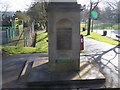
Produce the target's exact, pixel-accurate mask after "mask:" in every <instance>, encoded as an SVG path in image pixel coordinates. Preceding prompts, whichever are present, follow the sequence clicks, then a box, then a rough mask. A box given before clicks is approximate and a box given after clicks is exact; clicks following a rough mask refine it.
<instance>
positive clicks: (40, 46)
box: [2, 32, 48, 55]
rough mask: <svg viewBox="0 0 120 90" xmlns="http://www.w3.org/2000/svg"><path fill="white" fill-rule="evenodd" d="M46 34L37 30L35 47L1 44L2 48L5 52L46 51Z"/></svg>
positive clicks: (10, 53)
mask: <svg viewBox="0 0 120 90" xmlns="http://www.w3.org/2000/svg"><path fill="white" fill-rule="evenodd" d="M46 40H48V34H47V33H44V32H37V40H36V47H23V46H21V45H17V46H11V45H10V46H2V50H3V51H5V52H6V53H7V54H9V55H12V54H22V53H34V52H44V53H47V52H48V42H46Z"/></svg>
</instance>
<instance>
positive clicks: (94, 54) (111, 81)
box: [2, 37, 120, 88]
mask: <svg viewBox="0 0 120 90" xmlns="http://www.w3.org/2000/svg"><path fill="white" fill-rule="evenodd" d="M84 48H85V49H84V51H83V53H80V60H91V61H92V62H93V64H95V65H96V66H97V67H98V68H99V69H100V71H101V72H102V73H103V74H104V76H105V77H106V83H105V85H104V87H105V88H118V87H120V85H119V83H120V76H119V75H120V66H119V65H120V62H118V59H119V58H118V57H119V56H120V46H119V45H110V44H106V43H103V42H99V41H96V40H93V39H90V38H86V37H84ZM39 59H41V60H44V59H48V54H47V53H30V54H19V55H12V56H3V58H2V66H3V67H2V70H3V72H2V74H3V88H4V87H5V88H7V87H9V88H10V87H11V88H13V86H14V87H25V86H24V85H23V86H22V85H20V84H19V82H17V81H16V80H17V79H18V76H19V73H20V72H21V70H22V67H23V66H24V63H25V62H26V61H27V62H31V61H35V60H39ZM16 83H18V84H19V85H16ZM22 84H24V83H22Z"/></svg>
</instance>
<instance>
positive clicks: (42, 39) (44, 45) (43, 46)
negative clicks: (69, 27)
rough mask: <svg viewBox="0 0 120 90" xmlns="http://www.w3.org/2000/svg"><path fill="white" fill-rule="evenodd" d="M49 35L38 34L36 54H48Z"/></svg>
mask: <svg viewBox="0 0 120 90" xmlns="http://www.w3.org/2000/svg"><path fill="white" fill-rule="evenodd" d="M47 40H48V34H47V33H43V32H37V40H36V52H44V53H47V52H48V42H47Z"/></svg>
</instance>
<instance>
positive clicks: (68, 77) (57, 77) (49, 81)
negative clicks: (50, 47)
mask: <svg viewBox="0 0 120 90" xmlns="http://www.w3.org/2000/svg"><path fill="white" fill-rule="evenodd" d="M104 82H105V77H104V75H103V74H102V73H101V72H100V71H99V69H98V68H96V67H95V66H94V65H93V64H92V63H90V61H86V60H85V61H84V60H83V61H82V60H81V61H80V71H69V72H61V71H56V72H55V71H50V70H49V65H48V60H38V61H34V63H33V66H32V70H31V72H30V75H29V77H28V85H29V86H39V87H42V86H44V85H45V86H46V85H49V86H52V85H53V86H54V87H55V86H56V85H63V84H64V85H72V86H73V87H83V86H86V85H89V84H91V83H92V85H94V84H96V83H97V84H100V83H101V84H103V83H104ZM83 83H84V85H83V86H81V84H83ZM76 85H77V86H76ZM60 87H61V86H60ZM92 87H93V86H92Z"/></svg>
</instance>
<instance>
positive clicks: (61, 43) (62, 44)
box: [57, 28, 72, 50]
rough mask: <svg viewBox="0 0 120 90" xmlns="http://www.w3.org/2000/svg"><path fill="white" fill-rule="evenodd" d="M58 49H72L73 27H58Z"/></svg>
mask: <svg viewBox="0 0 120 90" xmlns="http://www.w3.org/2000/svg"><path fill="white" fill-rule="evenodd" d="M57 49H58V50H71V49H72V28H58V29H57Z"/></svg>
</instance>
